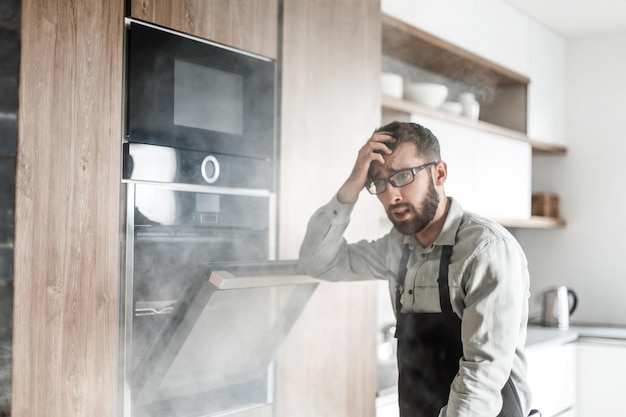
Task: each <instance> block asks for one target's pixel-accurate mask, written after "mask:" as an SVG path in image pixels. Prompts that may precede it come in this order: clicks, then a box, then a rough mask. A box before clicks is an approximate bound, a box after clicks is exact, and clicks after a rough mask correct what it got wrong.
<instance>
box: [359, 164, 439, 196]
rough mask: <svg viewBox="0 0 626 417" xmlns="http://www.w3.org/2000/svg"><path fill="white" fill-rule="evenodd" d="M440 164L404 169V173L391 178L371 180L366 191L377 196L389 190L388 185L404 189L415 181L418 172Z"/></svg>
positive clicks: (399, 172)
mask: <svg viewBox="0 0 626 417" xmlns="http://www.w3.org/2000/svg"><path fill="white" fill-rule="evenodd" d="M438 163H439V161H435V162H428V163H426V164H424V165H420V166H418V167H415V168H409V169H403V170H402V171H398V172H396V173H395V174H393V175H392V176H391V177H389V178H385V179H379V180H370V181H368V182H367V184H365V189H367V191H369V193H370V194H374V195H376V194H381V193H384V192H385V190H386V189H387V183H389V184H391V185H393V186H394V187H396V188H398V187H404V186H405V185H409V184H410V183H412V182H413V181H414V180H415V176H416V175H417V173H418V172H420V171H421V170H423V169H424V168H428V167H429V166H431V165H436V164H438Z"/></svg>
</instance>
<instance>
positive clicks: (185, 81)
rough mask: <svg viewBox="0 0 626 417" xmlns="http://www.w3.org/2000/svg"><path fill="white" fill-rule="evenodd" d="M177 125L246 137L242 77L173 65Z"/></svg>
mask: <svg viewBox="0 0 626 417" xmlns="http://www.w3.org/2000/svg"><path fill="white" fill-rule="evenodd" d="M174 124H176V125H179V126H186V127H192V128H197V129H204V130H214V131H218V132H223V133H230V134H233V135H242V134H243V76H242V75H240V74H235V73H231V72H225V71H221V70H218V69H215V68H211V67H206V66H202V65H198V64H194V63H191V62H187V61H183V60H180V59H176V60H175V61H174Z"/></svg>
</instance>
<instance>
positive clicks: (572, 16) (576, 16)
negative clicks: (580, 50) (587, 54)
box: [504, 0, 626, 39]
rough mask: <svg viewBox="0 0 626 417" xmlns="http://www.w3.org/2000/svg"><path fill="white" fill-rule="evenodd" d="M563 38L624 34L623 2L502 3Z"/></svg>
mask: <svg viewBox="0 0 626 417" xmlns="http://www.w3.org/2000/svg"><path fill="white" fill-rule="evenodd" d="M504 1H505V2H506V3H509V4H510V5H512V6H513V7H515V8H516V9H518V10H519V11H521V12H522V13H524V14H526V15H528V16H529V17H531V18H533V19H534V20H536V21H537V22H539V23H541V24H543V25H544V26H546V27H548V28H550V29H552V30H553V31H555V32H556V33H559V34H560V35H562V36H563V37H565V38H568V39H576V38H585V37H594V36H603V35H612V34H625V33H626V0H504Z"/></svg>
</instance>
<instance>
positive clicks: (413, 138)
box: [376, 121, 441, 162]
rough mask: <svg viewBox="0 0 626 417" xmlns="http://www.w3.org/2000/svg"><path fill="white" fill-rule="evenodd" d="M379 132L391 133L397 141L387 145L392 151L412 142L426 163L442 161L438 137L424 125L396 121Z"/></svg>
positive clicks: (378, 130)
mask: <svg viewBox="0 0 626 417" xmlns="http://www.w3.org/2000/svg"><path fill="white" fill-rule="evenodd" d="M379 132H385V133H389V135H391V136H393V137H394V138H395V139H396V142H394V143H388V144H387V146H388V147H389V149H391V150H392V151H393V150H395V149H396V147H397V146H398V145H399V144H401V143H402V142H411V143H413V144H414V145H415V148H416V149H417V153H418V155H419V156H421V157H422V158H424V162H434V161H439V160H441V151H440V149H439V141H438V140H437V137H436V136H435V135H434V134H433V132H431V131H430V130H429V129H427V128H425V127H424V126H422V125H419V124H417V123H409V122H397V121H394V122H391V123H389V124H387V125H385V126H381V127H379V128H378V129H376V133H379Z"/></svg>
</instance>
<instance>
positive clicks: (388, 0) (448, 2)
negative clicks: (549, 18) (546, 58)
mask: <svg viewBox="0 0 626 417" xmlns="http://www.w3.org/2000/svg"><path fill="white" fill-rule="evenodd" d="M381 9H382V11H383V13H386V14H389V15H391V16H394V17H396V18H397V19H400V20H402V21H404V22H406V23H409V24H411V25H413V26H415V27H418V28H420V29H422V30H424V31H426V32H429V33H432V34H433V35H435V36H438V37H440V38H441V39H444V40H446V41H448V42H450V43H452V44H454V45H456V46H458V47H460V48H463V49H466V50H468V51H471V52H473V53H475V54H477V55H480V56H482V57H484V58H486V59H489V60H492V61H494V62H498V63H499V64H500V65H503V66H505V67H507V68H509V69H511V70H513V71H517V72H519V73H521V74H524V75H528V73H529V68H530V65H529V64H530V55H529V51H530V45H529V42H530V36H529V19H528V17H526V16H525V15H524V14H522V13H520V12H518V11H517V10H515V9H514V8H512V7H511V6H510V5H508V4H506V3H504V2H502V1H501V0H415V1H406V0H382V1H381Z"/></svg>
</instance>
